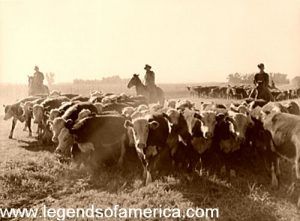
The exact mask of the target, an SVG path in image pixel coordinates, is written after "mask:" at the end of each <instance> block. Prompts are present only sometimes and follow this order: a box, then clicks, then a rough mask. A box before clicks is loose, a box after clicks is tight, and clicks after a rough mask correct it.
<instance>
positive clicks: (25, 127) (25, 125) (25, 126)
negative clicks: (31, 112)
mask: <svg viewBox="0 0 300 221" xmlns="http://www.w3.org/2000/svg"><path fill="white" fill-rule="evenodd" d="M27 127H28V125H27V121H25V124H24V128H23V131H26V130H27Z"/></svg>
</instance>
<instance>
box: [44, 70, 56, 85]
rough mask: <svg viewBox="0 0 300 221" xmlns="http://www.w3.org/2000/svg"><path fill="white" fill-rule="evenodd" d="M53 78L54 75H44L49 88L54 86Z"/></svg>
mask: <svg viewBox="0 0 300 221" xmlns="http://www.w3.org/2000/svg"><path fill="white" fill-rule="evenodd" d="M54 77H55V74H54V73H52V72H50V73H46V80H47V83H48V86H49V87H51V86H52V85H53V84H54V82H55V81H54Z"/></svg>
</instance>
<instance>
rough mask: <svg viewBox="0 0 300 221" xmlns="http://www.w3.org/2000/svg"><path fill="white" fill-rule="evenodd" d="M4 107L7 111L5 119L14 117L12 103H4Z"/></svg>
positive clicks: (5, 111)
mask: <svg viewBox="0 0 300 221" xmlns="http://www.w3.org/2000/svg"><path fill="white" fill-rule="evenodd" d="M3 107H4V113H5V115H4V118H3V119H4V120H8V119H10V118H12V117H13V113H12V110H11V105H3Z"/></svg>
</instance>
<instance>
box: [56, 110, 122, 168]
mask: <svg viewBox="0 0 300 221" xmlns="http://www.w3.org/2000/svg"><path fill="white" fill-rule="evenodd" d="M69 121H72V120H69ZM124 124H125V118H124V117H122V116H120V115H101V116H90V117H87V118H84V119H81V120H80V121H78V122H77V123H75V124H73V123H68V124H67V125H66V127H65V128H63V129H62V130H61V132H60V134H59V136H58V146H57V148H56V150H55V153H56V154H59V155H63V156H65V155H67V156H68V155H70V154H72V148H74V147H75V150H76V147H78V149H77V152H80V153H81V154H84V157H85V162H87V163H88V164H89V165H90V166H97V165H99V163H107V162H111V160H112V159H113V160H114V159H116V158H118V160H117V161H118V165H122V163H123V161H124V155H125V148H126V130H125V128H124ZM73 154H74V152H73ZM80 163H81V162H80Z"/></svg>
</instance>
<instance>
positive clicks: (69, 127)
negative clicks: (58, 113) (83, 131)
mask: <svg viewBox="0 0 300 221" xmlns="http://www.w3.org/2000/svg"><path fill="white" fill-rule="evenodd" d="M65 126H66V128H68V129H69V130H70V129H72V126H73V121H72V120H71V119H69V120H67V121H66V123H65Z"/></svg>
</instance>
